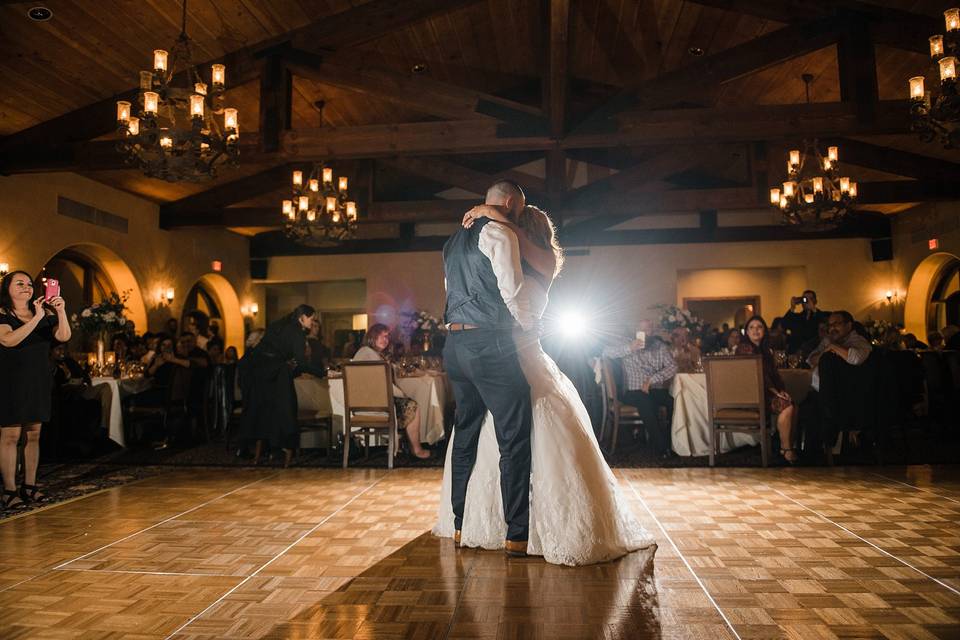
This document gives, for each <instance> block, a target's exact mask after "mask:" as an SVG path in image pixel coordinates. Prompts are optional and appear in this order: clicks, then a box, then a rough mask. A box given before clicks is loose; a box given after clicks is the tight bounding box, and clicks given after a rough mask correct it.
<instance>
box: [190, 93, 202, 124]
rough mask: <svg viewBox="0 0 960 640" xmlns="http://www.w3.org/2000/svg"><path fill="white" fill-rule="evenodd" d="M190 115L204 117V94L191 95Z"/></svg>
mask: <svg viewBox="0 0 960 640" xmlns="http://www.w3.org/2000/svg"><path fill="white" fill-rule="evenodd" d="M190 116H191V117H193V118H199V119H201V120H202V119H203V96H202V95H199V94H194V95H192V96H190Z"/></svg>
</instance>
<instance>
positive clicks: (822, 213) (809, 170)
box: [770, 139, 857, 231]
mask: <svg viewBox="0 0 960 640" xmlns="http://www.w3.org/2000/svg"><path fill="white" fill-rule="evenodd" d="M803 144H804V148H803V152H801V151H800V149H791V150H790V152H789V153H788V154H787V155H788V159H787V179H786V181H785V182H784V183H783V185H782V187H772V188H771V189H770V205H771V206H773V207H776V208H778V209H779V210H780V212H781V213H782V214H783V221H784V223H785V224H789V225H793V226H796V227H797V228H799V229H800V230H803V231H822V230H825V229H833V228H835V227H837V226H838V225H839V224H840V223H841V222H842V221H843V220H844V219H846V218H847V217H848V216H849V215H850V214H851V213H852V210H853V209H852V207H853V202H854V201H855V200H856V199H857V183H856V182H853V181H852V180H850V178H848V177H847V176H841V175H840V165H839V158H840V150H839V149H838V148H837V147H827V155H826V157H824V156H822V155H821V154H820V149H819V148H818V146H817V140H816V139H814V140H804V143H803Z"/></svg>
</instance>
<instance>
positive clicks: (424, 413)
mask: <svg viewBox="0 0 960 640" xmlns="http://www.w3.org/2000/svg"><path fill="white" fill-rule="evenodd" d="M394 382H396V384H397V386H398V387H400V388H401V389H402V390H403V392H404V393H405V394H406V395H407V397H408V398H413V399H414V400H416V401H417V405H419V407H420V440H422V441H423V442H428V443H430V444H433V443H435V442H437V441H439V440H441V439H442V438H443V410H444V407H445V406H446V404H447V395H448V390H447V387H448V384H449V383H448V382H447V376H445V375H442V374H440V375H434V374H426V375H423V376H416V377H410V378H397V379H396V380H395V381H394ZM330 404H331V406H332V407H333V415H334V416H335V418H339V419H340V420H343V379H342V378H332V379H331V380H330ZM340 428H341V429H342V428H343V423H342V422H340Z"/></svg>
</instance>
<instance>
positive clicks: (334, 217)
mask: <svg viewBox="0 0 960 640" xmlns="http://www.w3.org/2000/svg"><path fill="white" fill-rule="evenodd" d="M330 219H331V220H332V221H333V222H335V223H337V222H340V212H339V211H334V212H333V213H332V214H331V215H330Z"/></svg>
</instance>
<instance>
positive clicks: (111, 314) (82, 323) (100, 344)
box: [70, 291, 128, 367]
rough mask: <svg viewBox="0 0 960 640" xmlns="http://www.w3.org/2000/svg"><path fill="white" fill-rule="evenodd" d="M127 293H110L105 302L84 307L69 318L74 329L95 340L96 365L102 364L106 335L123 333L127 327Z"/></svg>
mask: <svg viewBox="0 0 960 640" xmlns="http://www.w3.org/2000/svg"><path fill="white" fill-rule="evenodd" d="M127 298H128V293H127V292H124V293H123V294H122V295H121V294H118V293H117V292H115V291H111V292H110V295H109V296H107V298H106V299H105V300H102V301H100V302H97V303H95V304H92V305H90V306H89V307H84V308H83V309H81V310H80V311H79V312H78V313H74V314H73V316H71V318H70V321H71V324H73V326H74V328H76V329H80V330H81V331H83V332H84V333H85V334H86V335H88V336H96V338H97V364H98V365H100V366H101V367H102V366H103V364H104V356H103V352H104V345H105V343H106V339H107V335H108V334H110V333H113V332H116V331H123V330H124V329H125V328H126V326H127V319H126V317H125V316H124V312H125V311H127V305H126V302H127Z"/></svg>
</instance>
